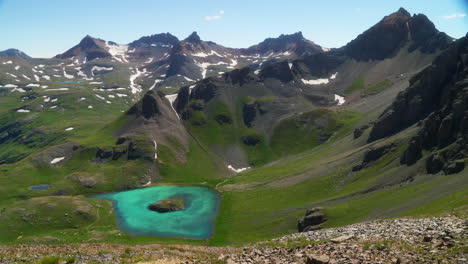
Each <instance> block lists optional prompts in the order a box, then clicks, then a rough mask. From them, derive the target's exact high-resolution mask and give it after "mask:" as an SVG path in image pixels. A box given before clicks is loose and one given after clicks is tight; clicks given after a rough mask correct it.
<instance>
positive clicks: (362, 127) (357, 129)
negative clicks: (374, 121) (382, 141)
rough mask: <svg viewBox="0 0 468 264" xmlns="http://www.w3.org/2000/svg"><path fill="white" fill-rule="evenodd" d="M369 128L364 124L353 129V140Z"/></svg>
mask: <svg viewBox="0 0 468 264" xmlns="http://www.w3.org/2000/svg"><path fill="white" fill-rule="evenodd" d="M369 126H370V125H369V124H365V125H362V126H360V127H358V128H356V129H354V133H353V136H354V139H357V138H359V137H361V136H362V134H363V133H364V131H365V130H366V129H368V128H369Z"/></svg>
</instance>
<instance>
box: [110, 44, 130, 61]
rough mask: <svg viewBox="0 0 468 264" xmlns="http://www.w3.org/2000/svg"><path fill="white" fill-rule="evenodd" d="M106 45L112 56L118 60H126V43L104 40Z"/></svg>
mask: <svg viewBox="0 0 468 264" xmlns="http://www.w3.org/2000/svg"><path fill="white" fill-rule="evenodd" d="M106 47H107V48H108V51H109V53H110V54H111V55H112V57H113V58H114V59H115V60H117V61H119V62H122V63H123V62H128V61H127V59H126V53H127V51H128V45H118V44H113V43H110V42H106Z"/></svg>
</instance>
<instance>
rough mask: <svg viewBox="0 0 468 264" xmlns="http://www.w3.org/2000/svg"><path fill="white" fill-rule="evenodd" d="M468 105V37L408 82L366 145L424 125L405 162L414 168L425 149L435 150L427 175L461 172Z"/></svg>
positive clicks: (375, 127)
mask: <svg viewBox="0 0 468 264" xmlns="http://www.w3.org/2000/svg"><path fill="white" fill-rule="evenodd" d="M467 105H468V38H467V36H465V37H464V38H462V39H460V40H458V41H457V42H455V43H454V44H453V45H452V46H451V47H449V48H448V49H447V50H446V51H444V52H443V53H442V54H441V55H440V56H438V57H437V58H436V59H435V61H434V62H433V63H432V65H431V66H429V67H427V68H426V69H425V70H423V71H422V72H420V73H419V74H417V75H416V76H414V77H413V78H412V79H411V80H410V86H409V87H408V88H407V89H406V90H405V91H403V92H401V93H400V94H398V96H397V98H396V99H395V101H394V102H393V104H392V105H391V106H390V107H389V108H388V109H386V110H385V111H384V112H383V113H382V115H381V116H380V117H379V119H378V120H377V121H376V122H375V124H374V127H373V128H372V130H371V133H370V135H369V138H368V142H372V141H375V140H377V139H380V138H383V137H387V136H389V135H392V134H395V133H397V132H399V131H401V130H403V129H404V128H406V127H409V126H411V125H413V124H415V123H417V122H420V128H419V131H418V133H417V135H416V136H414V137H413V138H412V139H411V141H410V143H409V145H408V147H407V149H406V150H405V152H404V154H403V156H402V157H401V163H402V164H407V165H412V164H414V163H415V162H416V161H418V160H419V159H420V158H421V157H422V156H423V155H422V151H423V150H432V151H434V153H433V154H432V155H431V156H430V158H429V159H428V161H427V170H428V172H429V173H437V172H439V171H440V170H444V171H445V172H446V173H448V174H450V173H456V172H459V171H461V170H463V168H464V162H463V159H464V158H466V157H467V153H468V148H467V146H468V136H467V134H468V111H467V110H468V109H467ZM421 120H422V121H421Z"/></svg>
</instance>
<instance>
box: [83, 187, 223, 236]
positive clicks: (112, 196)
mask: <svg viewBox="0 0 468 264" xmlns="http://www.w3.org/2000/svg"><path fill="white" fill-rule="evenodd" d="M91 198H102V199H106V200H110V201H112V202H113V204H114V209H115V213H116V215H117V221H118V225H119V228H120V229H121V230H122V231H124V232H127V233H130V234H133V235H139V236H159V237H185V238H197V239H204V238H208V237H210V236H211V235H212V234H213V230H214V222H215V218H216V215H217V214H218V206H219V197H218V194H217V193H216V192H215V191H214V190H212V189H210V188H207V187H200V186H171V185H162V186H154V187H148V188H144V189H136V190H130V191H124V192H116V193H107V194H100V195H95V196H92V197H91ZM171 198H180V199H183V200H184V202H185V205H186V209H185V210H182V211H176V212H168V213H158V212H155V211H151V210H149V209H148V205H150V204H152V203H154V202H157V201H160V200H165V199H171Z"/></svg>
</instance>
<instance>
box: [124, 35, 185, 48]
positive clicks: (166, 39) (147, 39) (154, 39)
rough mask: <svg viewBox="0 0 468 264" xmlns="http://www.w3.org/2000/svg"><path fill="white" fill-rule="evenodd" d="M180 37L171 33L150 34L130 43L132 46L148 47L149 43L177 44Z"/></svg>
mask: <svg viewBox="0 0 468 264" xmlns="http://www.w3.org/2000/svg"><path fill="white" fill-rule="evenodd" d="M177 43H179V39H178V38H177V37H176V36H174V35H172V34H171V33H160V34H154V35H150V36H144V37H141V38H139V39H138V40H135V41H133V42H132V43H130V44H129V45H130V46H132V47H147V46H149V45H172V46H174V45H176V44H177Z"/></svg>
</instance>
